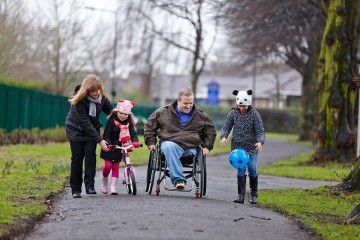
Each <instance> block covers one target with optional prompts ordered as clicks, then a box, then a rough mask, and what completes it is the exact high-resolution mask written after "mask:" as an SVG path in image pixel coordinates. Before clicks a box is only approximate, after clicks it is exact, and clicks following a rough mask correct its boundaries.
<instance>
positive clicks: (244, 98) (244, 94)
mask: <svg viewBox="0 0 360 240" xmlns="http://www.w3.org/2000/svg"><path fill="white" fill-rule="evenodd" d="M232 94H233V95H235V96H236V104H237V105H246V106H250V105H251V101H252V96H251V95H252V94H253V91H252V90H247V91H238V90H234V91H233V93H232Z"/></svg>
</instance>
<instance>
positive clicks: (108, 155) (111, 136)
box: [100, 113, 139, 162]
mask: <svg viewBox="0 0 360 240" xmlns="http://www.w3.org/2000/svg"><path fill="white" fill-rule="evenodd" d="M113 119H115V120H116V121H118V122H119V123H120V124H121V125H126V124H128V123H129V132H130V138H131V141H132V142H138V141H139V139H138V136H137V133H136V130H135V127H134V125H133V124H132V122H131V121H130V118H128V119H126V120H125V121H120V120H119V118H118V117H117V116H116V113H114V114H112V115H111V117H110V118H109V119H108V121H107V123H106V126H105V130H104V135H103V138H104V140H105V141H107V142H108V144H111V145H119V146H121V142H120V141H119V134H120V128H119V127H118V126H116V125H115V123H114V120H113ZM100 157H101V158H102V159H104V160H108V161H113V162H120V161H121V158H122V154H121V150H120V149H115V150H114V151H109V152H104V151H103V150H101V152H100Z"/></svg>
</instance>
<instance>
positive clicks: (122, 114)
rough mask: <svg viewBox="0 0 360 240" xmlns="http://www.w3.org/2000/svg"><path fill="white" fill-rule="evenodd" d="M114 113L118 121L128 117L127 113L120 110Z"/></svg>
mask: <svg viewBox="0 0 360 240" xmlns="http://www.w3.org/2000/svg"><path fill="white" fill-rule="evenodd" d="M116 115H117V117H118V118H119V119H120V121H125V120H126V119H127V118H128V117H129V114H125V113H121V112H117V113H116Z"/></svg>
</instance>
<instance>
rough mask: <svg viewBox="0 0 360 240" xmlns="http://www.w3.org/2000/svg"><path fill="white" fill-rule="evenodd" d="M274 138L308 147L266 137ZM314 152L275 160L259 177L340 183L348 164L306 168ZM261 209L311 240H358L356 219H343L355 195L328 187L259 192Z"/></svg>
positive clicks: (357, 195) (359, 231) (358, 196)
mask: <svg viewBox="0 0 360 240" xmlns="http://www.w3.org/2000/svg"><path fill="white" fill-rule="evenodd" d="M270 136H271V137H274V138H282V139H286V140H287V141H290V142H294V143H300V144H305V145H308V146H310V143H309V142H298V141H297V136H294V135H278V134H270ZM313 153H314V151H309V152H306V153H302V154H300V155H297V156H294V157H291V158H289V159H284V160H280V161H276V162H274V163H273V164H271V165H268V166H264V167H261V168H260V169H259V173H260V174H267V175H273V176H282V177H290V178H302V179H310V180H326V181H339V182H340V181H342V179H343V178H344V177H345V176H347V175H348V174H349V172H350V170H351V168H352V166H353V165H352V164H350V163H348V164H344V163H327V164H323V165H309V164H308V163H307V162H308V160H309V159H310V158H311V156H312V154H313ZM259 196H260V197H259V204H260V206H262V207H265V208H269V209H272V210H275V211H278V212H280V213H282V214H284V215H287V216H289V217H290V218H292V219H296V220H297V221H298V222H300V224H302V225H305V226H306V227H307V228H310V229H311V230H312V231H313V232H315V233H316V234H315V236H314V237H315V238H320V239H327V240H335V239H360V227H359V224H360V219H347V216H348V215H349V214H350V213H351V211H352V210H353V208H354V207H355V206H357V205H358V204H359V199H360V193H359V192H353V193H348V192H338V191H335V190H333V188H331V187H320V188H315V189H294V188H288V189H278V190H274V189H272V190H262V191H260V192H259Z"/></svg>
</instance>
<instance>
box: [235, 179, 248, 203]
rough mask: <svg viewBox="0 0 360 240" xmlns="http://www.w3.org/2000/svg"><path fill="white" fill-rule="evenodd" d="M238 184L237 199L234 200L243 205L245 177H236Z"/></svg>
mask: <svg viewBox="0 0 360 240" xmlns="http://www.w3.org/2000/svg"><path fill="white" fill-rule="evenodd" d="M237 182H238V194H239V195H238V197H237V198H236V199H235V200H234V202H236V203H241V204H244V199H245V188H246V175H245V176H241V177H239V176H237Z"/></svg>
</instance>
